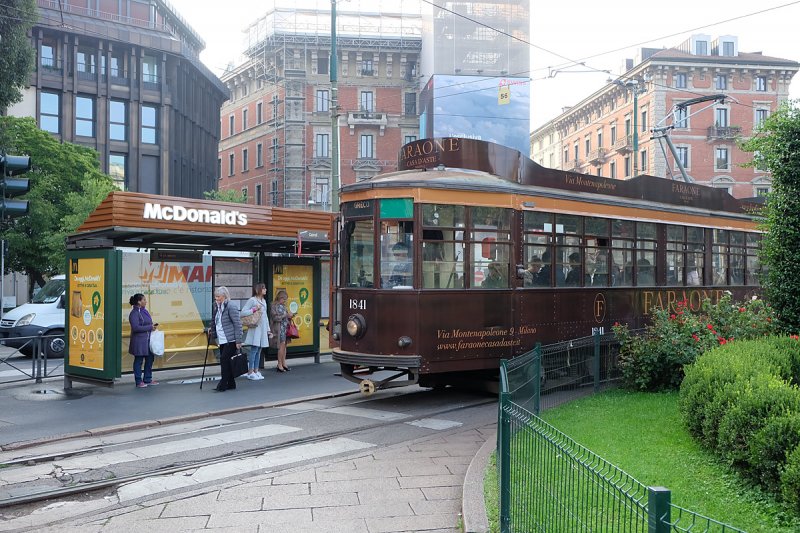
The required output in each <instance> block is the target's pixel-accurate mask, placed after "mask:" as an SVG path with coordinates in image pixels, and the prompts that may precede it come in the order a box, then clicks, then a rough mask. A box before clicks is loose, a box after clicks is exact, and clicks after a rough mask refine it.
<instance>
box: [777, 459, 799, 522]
mask: <svg viewBox="0 0 800 533" xmlns="http://www.w3.org/2000/svg"><path fill="white" fill-rule="evenodd" d="M788 455H789V457H788V459H787V460H786V467H785V468H784V469H783V472H781V494H782V495H783V499H784V501H785V502H786V503H787V504H789V506H790V507H791V508H792V510H793V511H794V512H795V513H797V514H800V446H797V447H795V449H794V451H793V452H791V453H790V454H788Z"/></svg>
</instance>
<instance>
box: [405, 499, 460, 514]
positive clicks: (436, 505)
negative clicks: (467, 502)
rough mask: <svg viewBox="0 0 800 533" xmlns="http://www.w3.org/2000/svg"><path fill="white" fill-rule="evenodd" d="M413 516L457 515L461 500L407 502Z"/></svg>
mask: <svg viewBox="0 0 800 533" xmlns="http://www.w3.org/2000/svg"><path fill="white" fill-rule="evenodd" d="M409 505H411V509H412V510H413V511H414V514H417V515H426V514H450V515H457V514H458V513H460V512H461V500H460V499H458V500H425V501H421V502H409Z"/></svg>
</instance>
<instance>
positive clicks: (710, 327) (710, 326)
mask: <svg viewBox="0 0 800 533" xmlns="http://www.w3.org/2000/svg"><path fill="white" fill-rule="evenodd" d="M706 327H707V328H708V329H710V330H711V331H714V326H712V325H711V324H706Z"/></svg>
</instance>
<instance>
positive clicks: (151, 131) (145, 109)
mask: <svg viewBox="0 0 800 533" xmlns="http://www.w3.org/2000/svg"><path fill="white" fill-rule="evenodd" d="M157 128H158V108H156V107H155V106H149V105H143V106H142V143H143V144H156V143H157V142H158V135H156V133H157V131H158V130H157Z"/></svg>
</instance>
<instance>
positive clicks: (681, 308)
mask: <svg viewBox="0 0 800 533" xmlns="http://www.w3.org/2000/svg"><path fill="white" fill-rule="evenodd" d="M773 329H774V325H773V312H772V309H771V308H770V307H769V306H768V305H766V304H765V303H764V302H763V301H761V300H758V299H753V300H747V301H745V302H742V303H738V304H734V303H733V302H732V300H731V297H730V294H726V295H724V296H723V297H722V298H720V300H719V302H718V303H717V304H716V305H714V304H712V303H711V301H710V300H709V299H706V300H704V301H703V304H702V306H701V309H700V311H699V312H697V313H694V312H692V311H691V310H690V309H689V307H688V302H687V301H686V300H684V301H682V302H677V303H676V304H675V306H674V308H664V309H655V310H654V311H653V314H652V317H651V324H650V325H649V326H648V327H647V328H645V331H644V333H643V334H641V335H632V334H631V332H630V331H629V330H628V326H627V325H621V324H614V327H613V330H614V334H615V335H616V337H617V339H618V340H619V342H620V354H619V366H620V370H621V372H622V380H623V383H624V385H625V386H626V387H628V388H631V389H635V390H649V391H657V390H664V389H675V388H677V387H678V386H680V384H681V382H682V381H683V376H684V367H685V366H686V365H688V364H691V363H693V362H694V361H695V360H696V359H697V357H698V356H699V355H700V354H702V353H703V352H705V351H707V350H710V349H711V348H713V347H715V346H719V345H725V344H728V343H729V342H731V341H733V340H742V339H751V338H757V337H763V336H764V335H766V334H768V333H770V332H771V331H773Z"/></svg>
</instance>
